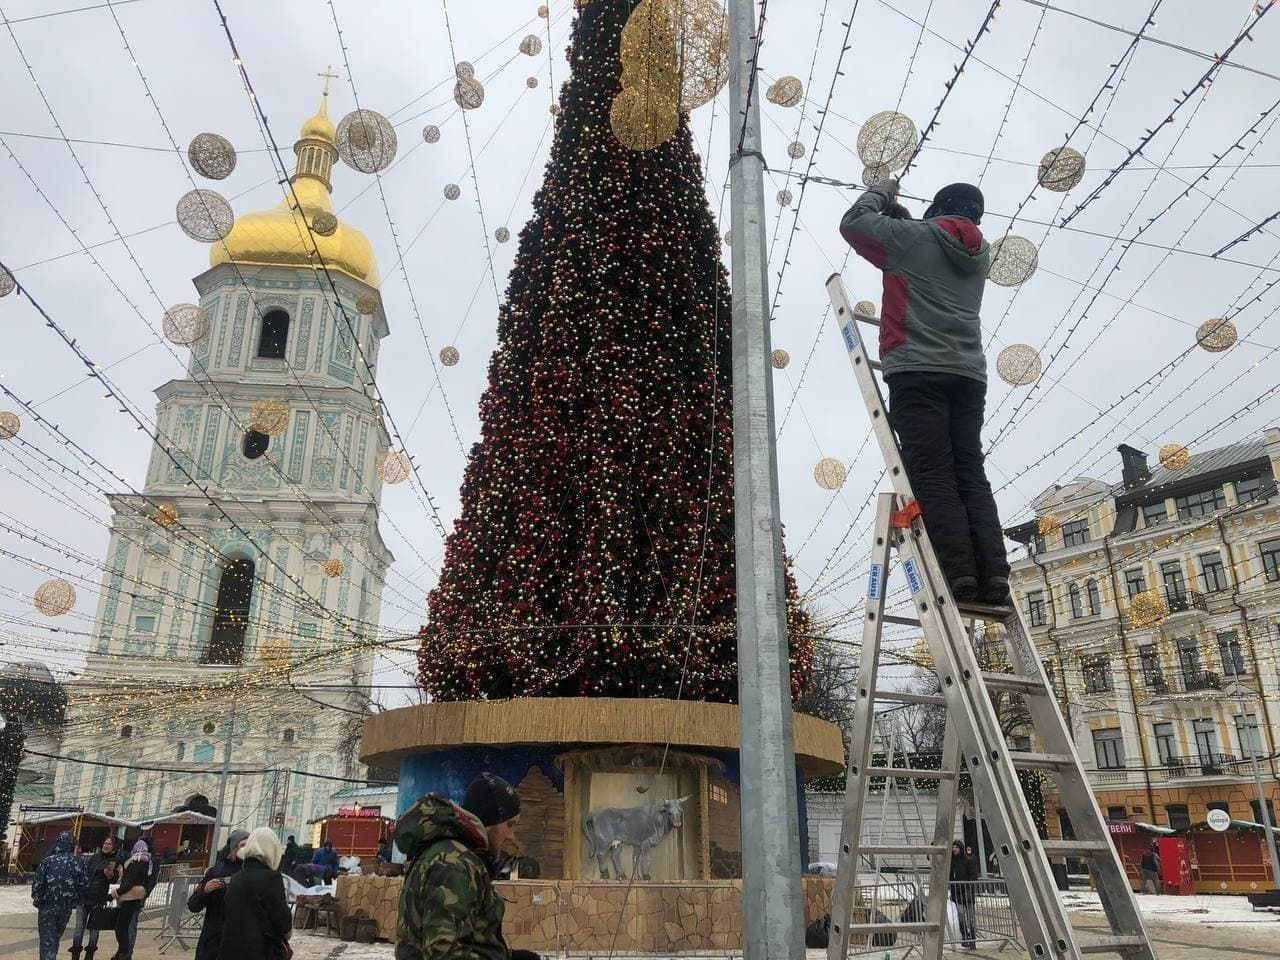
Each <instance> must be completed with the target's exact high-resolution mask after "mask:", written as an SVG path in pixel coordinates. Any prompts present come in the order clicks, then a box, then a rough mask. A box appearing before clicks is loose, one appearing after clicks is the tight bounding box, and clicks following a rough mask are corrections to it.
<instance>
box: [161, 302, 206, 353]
mask: <svg viewBox="0 0 1280 960" xmlns="http://www.w3.org/2000/svg"><path fill="white" fill-rule="evenodd" d="M161 326H162V328H163V329H164V336H165V339H166V340H168V341H169V342H170V343H176V344H177V345H178V346H180V347H190V346H192V345H193V344H197V343H199V342H200V341H201V340H203V339H204V338H205V337H207V336H208V335H209V313H208V311H206V310H205V308H204V307H201V306H198V305H197V304H194V303H179V304H176V305H175V306H172V307H170V308H169V309H168V310H166V311H165V312H164V322H163V324H161Z"/></svg>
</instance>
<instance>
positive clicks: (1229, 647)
mask: <svg viewBox="0 0 1280 960" xmlns="http://www.w3.org/2000/svg"><path fill="white" fill-rule="evenodd" d="M1218 655H1219V656H1221V657H1222V673H1223V675H1224V676H1228V677H1243V676H1244V675H1245V674H1246V673H1248V671H1247V670H1246V669H1245V665H1244V648H1243V647H1242V646H1241V645H1240V637H1239V635H1237V633H1236V632H1235V631H1234V630H1224V631H1223V632H1222V633H1220V634H1218Z"/></svg>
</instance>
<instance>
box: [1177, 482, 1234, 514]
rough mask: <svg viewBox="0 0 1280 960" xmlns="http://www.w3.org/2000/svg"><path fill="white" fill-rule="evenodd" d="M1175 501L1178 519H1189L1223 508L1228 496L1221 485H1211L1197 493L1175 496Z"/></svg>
mask: <svg viewBox="0 0 1280 960" xmlns="http://www.w3.org/2000/svg"><path fill="white" fill-rule="evenodd" d="M1173 503H1174V506H1176V507H1177V508H1178V519H1180V520H1187V519H1190V518H1191V517H1203V516H1206V515H1207V514H1210V513H1213V511H1215V510H1221V509H1222V508H1223V507H1225V506H1226V505H1227V498H1226V495H1225V494H1224V493H1223V492H1222V488H1221V487H1210V488H1209V489H1208V490H1200V491H1198V492H1197V493H1188V494H1186V495H1185V496H1181V497H1174V498H1173Z"/></svg>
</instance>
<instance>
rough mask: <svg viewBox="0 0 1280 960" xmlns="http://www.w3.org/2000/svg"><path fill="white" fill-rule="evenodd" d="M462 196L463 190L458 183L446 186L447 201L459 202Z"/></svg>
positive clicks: (445, 195) (445, 196)
mask: <svg viewBox="0 0 1280 960" xmlns="http://www.w3.org/2000/svg"><path fill="white" fill-rule="evenodd" d="M460 196H462V188H461V187H460V186H458V185H457V184H456V183H450V184H446V185H445V188H444V198H445V199H446V200H457V199H458V198H459V197H460Z"/></svg>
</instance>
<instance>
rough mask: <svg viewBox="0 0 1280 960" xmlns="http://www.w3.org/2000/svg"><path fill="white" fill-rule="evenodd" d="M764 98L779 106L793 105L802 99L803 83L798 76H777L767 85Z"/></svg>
mask: <svg viewBox="0 0 1280 960" xmlns="http://www.w3.org/2000/svg"><path fill="white" fill-rule="evenodd" d="M765 98H766V99H768V101H769V102H770V103H776V104H777V105H778V106H780V107H794V106H795V105H796V104H797V103H799V102H800V101H801V100H803V99H804V84H803V83H801V82H800V78H799V77H791V76H787V77H779V78H778V79H777V80H775V81H773V83H771V84H770V85H769V89H768V90H766V91H765Z"/></svg>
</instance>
